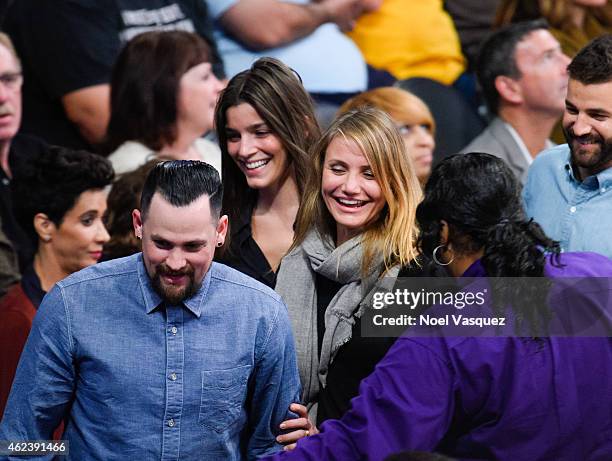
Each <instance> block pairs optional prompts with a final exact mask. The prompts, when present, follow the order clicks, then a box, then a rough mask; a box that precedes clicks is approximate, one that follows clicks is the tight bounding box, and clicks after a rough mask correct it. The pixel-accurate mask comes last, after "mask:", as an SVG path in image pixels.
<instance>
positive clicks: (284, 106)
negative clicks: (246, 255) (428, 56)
mask: <svg viewBox="0 0 612 461" xmlns="http://www.w3.org/2000/svg"><path fill="white" fill-rule="evenodd" d="M243 103H246V104H250V105H251V106H252V107H253V109H255V111H257V114H258V115H259V116H260V117H261V118H262V120H263V121H264V122H265V123H266V125H267V126H268V128H269V129H270V130H271V131H272V132H273V133H274V134H275V135H276V136H278V138H279V139H280V142H281V144H282V145H283V148H284V149H285V151H286V153H287V158H288V160H289V164H290V165H291V166H292V167H293V173H294V174H295V182H296V184H297V187H298V191H299V194H300V196H302V193H303V192H304V191H303V187H304V184H305V183H306V177H307V173H308V169H309V168H310V158H309V155H308V149H309V148H310V147H311V146H312V145H314V143H315V142H316V141H317V140H318V139H319V136H320V135H321V129H320V128H319V124H318V122H317V119H316V117H315V114H314V108H313V103H312V100H311V98H310V96H309V94H308V93H307V92H306V90H305V89H304V87H303V86H302V82H301V80H300V77H299V75H298V74H297V73H295V72H294V71H293V70H292V69H290V68H289V67H287V66H286V65H285V64H283V63H282V62H281V61H279V60H278V59H274V58H261V59H258V60H257V61H256V62H255V63H254V64H253V65H252V66H251V68H250V69H248V70H245V71H243V72H240V73H239V74H237V75H235V76H234V77H233V78H232V79H231V80H230V81H229V83H228V85H227V87H226V88H225V89H224V90H223V91H222V92H221V95H220V96H219V101H218V103H217V107H216V109H215V129H216V130H217V137H218V139H219V147H220V148H221V153H222V165H223V167H222V171H223V182H224V184H225V196H224V198H223V208H222V210H223V214H227V215H228V216H229V222H230V229H231V228H232V227H231V226H232V223H236V222H239V219H240V216H241V214H242V210H243V209H245V208H246V209H249V208H253V207H254V206H255V204H256V203H257V192H256V191H254V190H252V189H251V188H249V186H248V184H247V182H246V178H245V176H244V173H242V171H240V169H239V168H238V167H237V166H236V164H235V162H234V161H233V160H232V159H231V157H230V155H229V153H228V151H227V133H226V127H227V110H228V109H229V108H230V107H234V106H238V105H240V104H243ZM228 237H231V235H228ZM229 241H230V240H229V239H226V244H225V245H224V246H223V247H222V249H221V253H223V252H224V251H225V250H226V249H227V248H229V247H230V246H231V245H230V244H229Z"/></svg>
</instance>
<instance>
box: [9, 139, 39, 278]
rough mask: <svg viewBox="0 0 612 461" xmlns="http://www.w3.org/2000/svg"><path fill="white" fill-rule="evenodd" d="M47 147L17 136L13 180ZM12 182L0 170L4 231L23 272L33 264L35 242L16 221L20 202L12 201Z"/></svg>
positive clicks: (13, 143)
mask: <svg viewBox="0 0 612 461" xmlns="http://www.w3.org/2000/svg"><path fill="white" fill-rule="evenodd" d="M46 149H47V146H46V144H45V143H44V142H42V141H41V140H40V139H38V138H35V137H33V136H24V135H17V136H15V138H13V140H12V141H11V148H10V151H9V166H10V168H11V174H12V175H13V178H18V177H19V174H20V171H21V169H22V168H23V165H25V164H26V163H27V162H28V161H30V160H31V159H32V158H34V157H35V156H38V155H44V153H45V152H46ZM10 184H11V181H10V179H9V178H8V176H7V175H6V173H5V172H4V170H3V169H2V168H0V213H1V214H2V231H3V232H4V234H5V235H6V237H7V238H8V239H9V240H10V241H11V243H12V244H13V248H14V249H15V252H16V253H17V257H18V260H19V269H20V271H21V272H23V271H24V269H25V268H26V267H27V266H28V265H29V264H30V263H31V262H32V257H33V256H34V251H35V250H36V249H35V248H34V244H33V242H32V241H31V240H30V238H29V237H28V234H27V233H26V232H25V231H24V230H23V229H22V227H21V226H20V225H19V224H18V222H17V220H16V219H15V214H14V211H13V210H14V207H19V201H18V200H16V201H14V200H13V199H12V193H11V186H10Z"/></svg>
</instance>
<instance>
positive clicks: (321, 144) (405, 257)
mask: <svg viewBox="0 0 612 461" xmlns="http://www.w3.org/2000/svg"><path fill="white" fill-rule="evenodd" d="M338 136H342V137H343V138H344V139H345V140H347V141H349V142H350V141H352V142H354V143H355V145H357V147H359V149H360V150H361V152H363V155H364V156H365V158H366V159H367V161H368V163H369V164H370V167H371V169H372V173H373V174H374V178H375V179H376V181H377V183H378V185H379V186H380V189H381V191H382V194H383V196H384V198H385V201H386V205H385V207H384V208H383V210H382V211H381V213H380V215H379V216H378V218H376V219H375V220H374V221H373V222H371V223H369V224H368V226H367V228H366V229H365V230H364V231H363V232H362V236H363V246H364V251H363V259H362V262H361V269H362V273H363V274H364V275H365V274H367V273H368V272H369V270H370V269H371V261H372V258H373V256H375V255H378V254H380V255H382V258H383V264H384V268H385V270H388V269H390V268H391V267H393V266H395V265H397V264H399V265H402V266H404V265H407V264H409V263H410V262H411V261H413V260H414V259H415V258H416V249H415V245H416V240H417V237H418V231H417V225H416V218H415V214H416V207H417V205H418V203H419V202H420V200H421V187H420V185H419V182H418V180H417V177H416V175H415V172H414V168H413V166H412V163H411V161H410V159H409V158H408V157H407V156H406V154H405V147H404V141H403V140H402V137H401V136H400V134H399V132H398V130H397V128H396V127H395V124H394V123H393V121H392V120H391V118H390V117H389V115H387V114H386V113H385V112H383V111H382V110H380V109H377V108H374V107H360V108H358V109H355V110H351V111H349V112H347V113H345V114H343V115H341V116H339V117H338V118H337V119H336V120H335V121H334V122H333V123H332V125H331V126H330V127H329V128H328V129H327V131H326V132H325V133H324V134H323V136H322V137H321V139H320V140H319V141H318V142H317V143H316V144H315V145H314V146H313V148H312V150H311V157H312V165H311V166H312V168H311V171H310V174H309V176H308V180H307V182H306V187H305V193H304V198H303V199H302V203H301V205H300V209H299V211H298V214H297V220H296V230H295V238H294V242H293V245H292V247H291V249H293V248H295V247H297V246H299V245H300V244H301V243H302V242H303V241H304V239H305V237H306V235H307V234H308V232H309V231H310V230H311V229H312V228H313V226H314V228H315V229H316V230H317V231H318V232H319V233H320V234H321V235H322V236H330V237H335V235H336V222H335V221H334V219H333V217H332V215H331V214H330V212H329V211H328V209H327V207H326V206H325V203H324V202H323V198H322V196H321V178H322V175H323V163H324V161H325V154H326V152H327V148H328V146H329V144H330V143H331V142H332V140H333V139H335V138H336V137H338ZM290 251H291V250H290Z"/></svg>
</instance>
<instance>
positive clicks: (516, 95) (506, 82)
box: [495, 75, 523, 104]
mask: <svg viewBox="0 0 612 461" xmlns="http://www.w3.org/2000/svg"><path fill="white" fill-rule="evenodd" d="M495 89H496V90H497V92H498V93H499V97H500V99H502V100H504V101H507V102H509V103H510V104H521V103H522V102H523V91H522V88H521V85H520V83H519V82H518V81H517V80H515V79H513V78H511V77H508V76H506V75H498V76H497V77H495Z"/></svg>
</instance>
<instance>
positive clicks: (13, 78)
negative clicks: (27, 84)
mask: <svg viewBox="0 0 612 461" xmlns="http://www.w3.org/2000/svg"><path fill="white" fill-rule="evenodd" d="M22 81H23V75H22V74H21V72H7V73H5V74H0V82H2V84H3V85H4V86H5V87H6V88H8V89H9V90H15V89H17V88H18V87H19V85H21V82H22Z"/></svg>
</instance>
